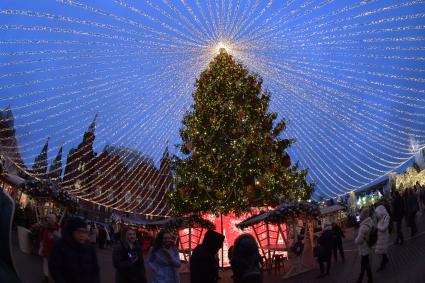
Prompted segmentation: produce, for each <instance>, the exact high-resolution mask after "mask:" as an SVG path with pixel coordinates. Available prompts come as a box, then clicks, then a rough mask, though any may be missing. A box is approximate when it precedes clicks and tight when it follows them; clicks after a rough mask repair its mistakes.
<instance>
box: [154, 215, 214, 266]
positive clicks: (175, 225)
mask: <svg viewBox="0 0 425 283" xmlns="http://www.w3.org/2000/svg"><path fill="white" fill-rule="evenodd" d="M147 227H148V228H149V229H151V230H153V231H155V232H158V231H159V230H160V229H166V230H168V231H172V232H174V233H175V235H176V236H177V246H178V249H179V252H180V259H181V260H182V261H184V262H189V259H190V256H191V255H192V252H193V249H194V248H195V247H196V246H197V245H199V244H200V243H201V240H202V237H203V236H204V234H205V232H206V231H207V230H209V229H211V230H214V229H215V225H214V224H213V223H212V222H211V221H209V220H206V219H203V218H202V217H201V216H199V215H190V216H183V217H175V218H167V219H162V220H157V221H151V222H150V223H149V224H148V225H147Z"/></svg>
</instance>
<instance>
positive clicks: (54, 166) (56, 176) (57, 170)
mask: <svg viewBox="0 0 425 283" xmlns="http://www.w3.org/2000/svg"><path fill="white" fill-rule="evenodd" d="M62 151H63V143H62V144H61V147H60V148H59V151H58V154H57V155H56V158H55V159H54V160H53V161H52V163H51V164H50V170H49V178H50V179H51V180H53V181H60V178H61V176H62Z"/></svg>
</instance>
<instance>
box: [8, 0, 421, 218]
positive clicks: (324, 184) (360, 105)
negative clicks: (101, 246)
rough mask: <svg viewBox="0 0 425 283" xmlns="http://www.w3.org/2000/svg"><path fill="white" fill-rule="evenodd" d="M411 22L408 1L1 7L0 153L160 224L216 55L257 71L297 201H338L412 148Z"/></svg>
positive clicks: (416, 10)
mask: <svg viewBox="0 0 425 283" xmlns="http://www.w3.org/2000/svg"><path fill="white" fill-rule="evenodd" d="M424 18H425V4H424V3H423V1H389V0H369V1H366V0H363V1H332V0H323V1H307V0H294V1H250V0H240V1H239V0H238V1H236V0H235V1H231V0H220V1H219V0H209V1H198V0H189V1H183V0H182V1H165V0H164V1H148V0H143V1H133V0H111V1H97V2H93V1H84V0H75V1H74V0H57V1H53V0H51V1H41V2H40V1H25V2H22V1H8V0H7V1H2V2H1V3H0V108H1V109H3V110H2V112H1V115H2V116H1V118H2V119H3V121H4V123H5V125H8V126H13V128H14V131H9V134H6V132H5V131H3V134H0V138H1V139H2V144H1V146H2V148H1V153H2V154H3V155H4V156H6V157H7V158H8V160H9V161H10V162H12V163H14V164H15V165H16V166H17V167H18V168H20V170H22V171H24V172H25V174H27V175H29V176H33V177H34V178H36V179H46V178H50V179H56V180H59V179H60V182H61V184H62V186H63V187H64V189H66V190H68V192H69V193H71V194H73V195H75V196H76V197H77V198H79V199H83V200H87V201H90V202H93V203H96V204H98V205H101V206H104V207H110V208H114V209H117V210H121V211H127V212H136V213H140V214H152V215H167V214H168V213H169V212H168V211H169V210H168V209H167V202H166V200H165V192H166V191H167V190H168V189H170V187H172V185H171V184H172V178H171V172H170V165H169V163H170V162H169V160H170V156H171V155H173V154H178V151H177V150H176V147H174V145H175V144H178V143H179V142H181V140H180V136H179V129H180V128H181V121H182V117H183V116H184V114H185V113H186V112H187V111H188V110H189V109H190V106H191V104H192V103H193V100H192V96H191V94H192V93H193V91H194V83H195V81H196V79H197V78H199V76H200V74H201V72H202V71H203V70H204V69H206V68H207V67H208V64H209V63H210V62H211V61H212V60H213V58H214V57H215V56H216V55H217V54H218V53H219V52H220V50H221V49H224V50H225V51H226V52H228V53H229V54H231V55H232V56H233V58H235V60H237V61H238V62H240V63H242V64H243V65H244V66H245V67H246V68H247V69H248V70H250V72H253V73H256V74H258V75H259V76H261V77H262V79H263V87H264V88H266V89H268V90H269V91H270V97H271V99H270V109H271V111H275V112H277V113H278V114H279V117H280V118H285V119H286V120H287V121H288V124H287V129H286V131H285V132H284V135H285V137H287V138H294V139H295V140H296V142H295V143H294V144H293V145H292V146H291V147H290V149H289V150H288V153H289V155H290V156H291V160H292V163H298V165H299V167H300V168H302V169H305V168H307V169H308V177H307V178H308V181H310V182H314V183H315V192H314V194H313V198H316V199H318V198H319V197H325V198H334V197H337V196H343V195H345V194H347V193H348V192H351V191H353V190H361V189H362V188H366V187H368V186H370V185H372V184H374V183H376V182H379V181H381V180H382V179H383V178H385V177H386V176H388V174H389V173H391V172H393V171H395V170H397V169H399V168H402V167H403V166H406V165H407V164H409V162H410V161H411V160H412V157H413V156H414V155H415V154H416V153H417V152H419V151H420V150H422V149H423V148H424V147H425V94H424V93H425V47H424V46H425V25H424ZM12 136H14V137H12ZM13 138H16V141H15V140H13ZM46 140H47V142H46ZM10 151H15V153H14V154H10ZM8 152H9V153H8Z"/></svg>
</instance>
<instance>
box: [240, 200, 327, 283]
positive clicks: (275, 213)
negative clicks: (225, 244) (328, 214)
mask: <svg viewBox="0 0 425 283" xmlns="http://www.w3.org/2000/svg"><path fill="white" fill-rule="evenodd" d="M319 215H320V210H319V207H318V206H317V205H316V204H315V203H311V202H307V201H293V202H286V203H283V204H281V205H279V206H278V207H276V208H275V209H273V210H269V211H267V212H261V213H259V214H257V215H254V216H251V217H249V218H247V219H246V220H244V221H242V222H240V223H239V224H237V225H236V226H237V227H238V228H240V229H246V228H248V227H251V228H252V230H253V231H254V234H255V237H256V239H257V241H258V244H259V247H260V250H261V253H262V255H263V264H264V265H265V267H266V268H267V269H271V268H273V265H274V266H275V269H276V267H279V266H280V265H281V264H282V265H283V267H284V262H283V260H289V262H290V263H291V267H290V269H289V270H288V272H286V274H285V276H284V278H288V277H291V276H294V275H297V274H299V273H302V272H305V271H307V270H310V269H311V267H309V266H308V265H306V264H305V263H304V258H305V256H306V253H305V252H306V249H305V248H304V246H305V244H306V243H309V244H310V248H311V253H310V254H311V256H312V254H313V253H312V251H313V241H314V222H315V221H316V220H317V219H318V217H319ZM281 241H282V242H281Z"/></svg>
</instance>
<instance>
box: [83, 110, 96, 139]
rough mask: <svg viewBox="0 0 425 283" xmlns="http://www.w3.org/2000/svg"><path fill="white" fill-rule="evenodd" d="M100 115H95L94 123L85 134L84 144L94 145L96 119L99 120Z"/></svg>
mask: <svg viewBox="0 0 425 283" xmlns="http://www.w3.org/2000/svg"><path fill="white" fill-rule="evenodd" d="M97 116H98V113H96V115H94V119H93V122H91V124H90V126H89V128H88V129H87V131H86V132H85V133H84V137H83V143H85V144H93V142H94V139H95V138H96V137H95V134H94V131H95V130H96V119H97Z"/></svg>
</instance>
